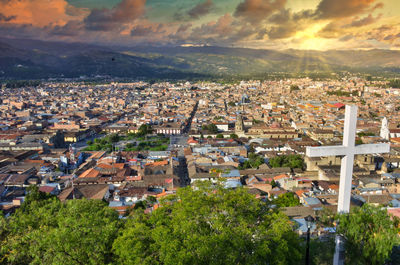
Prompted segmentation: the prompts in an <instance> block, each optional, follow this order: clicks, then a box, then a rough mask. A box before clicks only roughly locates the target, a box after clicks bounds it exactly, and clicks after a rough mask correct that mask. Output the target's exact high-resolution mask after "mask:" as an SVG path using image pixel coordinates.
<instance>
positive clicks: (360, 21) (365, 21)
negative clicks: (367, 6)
mask: <svg viewBox="0 0 400 265" xmlns="http://www.w3.org/2000/svg"><path fill="white" fill-rule="evenodd" d="M380 18H381V15H379V16H377V17H373V16H372V15H371V14H369V15H368V16H367V17H365V18H362V19H358V20H357V19H356V20H353V21H352V22H351V23H350V24H348V25H346V26H344V27H346V28H352V27H353V28H356V27H363V26H366V25H370V24H372V23H375V22H376V21H378V20H379V19H380Z"/></svg>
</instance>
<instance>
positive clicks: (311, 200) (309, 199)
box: [304, 197, 321, 205]
mask: <svg viewBox="0 0 400 265" xmlns="http://www.w3.org/2000/svg"><path fill="white" fill-rule="evenodd" d="M304 201H305V202H306V204H308V205H315V204H320V203H321V201H320V200H318V199H317V198H314V197H305V198H304Z"/></svg>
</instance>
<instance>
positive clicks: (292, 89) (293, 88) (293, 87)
mask: <svg viewBox="0 0 400 265" xmlns="http://www.w3.org/2000/svg"><path fill="white" fill-rule="evenodd" d="M296 90H300V88H299V86H298V85H291V86H290V92H292V91H296Z"/></svg>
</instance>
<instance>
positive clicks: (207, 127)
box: [202, 123, 218, 133]
mask: <svg viewBox="0 0 400 265" xmlns="http://www.w3.org/2000/svg"><path fill="white" fill-rule="evenodd" d="M202 129H203V130H207V131H209V132H210V133H218V127H217V125H215V124H214V123H211V124H209V125H203V126H202Z"/></svg>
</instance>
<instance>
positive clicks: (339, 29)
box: [317, 21, 344, 39]
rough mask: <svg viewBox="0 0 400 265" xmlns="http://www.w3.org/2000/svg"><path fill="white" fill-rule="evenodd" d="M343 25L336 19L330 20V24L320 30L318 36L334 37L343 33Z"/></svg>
mask: <svg viewBox="0 0 400 265" xmlns="http://www.w3.org/2000/svg"><path fill="white" fill-rule="evenodd" d="M343 31H344V30H343V26H342V25H340V24H339V23H338V22H336V21H332V22H330V23H329V24H328V25H326V26H325V27H323V28H322V29H321V30H320V31H318V33H317V36H318V37H321V38H327V39H333V38H338V37H340V36H341V35H343Z"/></svg>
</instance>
